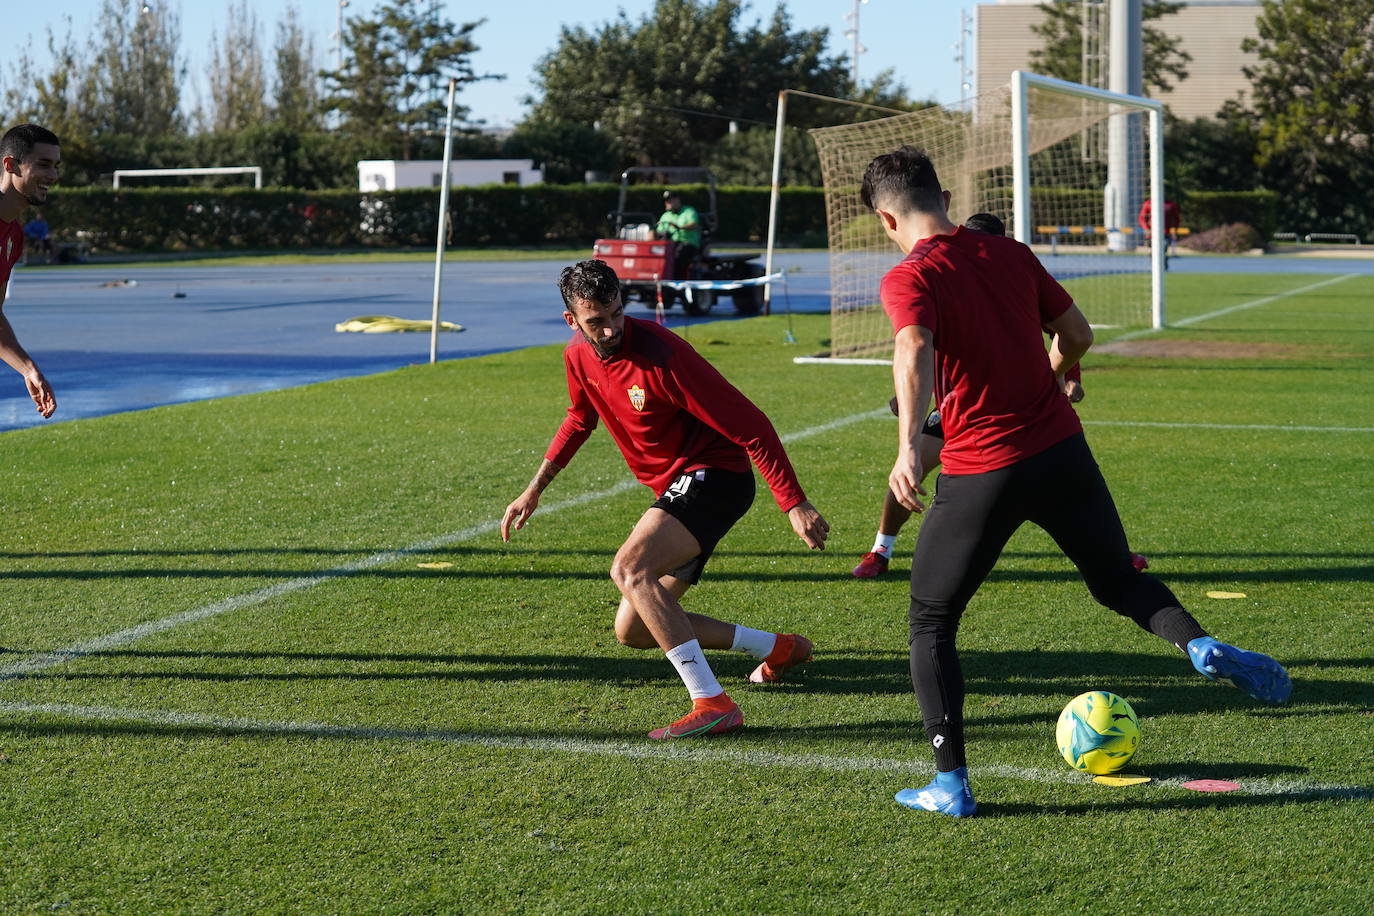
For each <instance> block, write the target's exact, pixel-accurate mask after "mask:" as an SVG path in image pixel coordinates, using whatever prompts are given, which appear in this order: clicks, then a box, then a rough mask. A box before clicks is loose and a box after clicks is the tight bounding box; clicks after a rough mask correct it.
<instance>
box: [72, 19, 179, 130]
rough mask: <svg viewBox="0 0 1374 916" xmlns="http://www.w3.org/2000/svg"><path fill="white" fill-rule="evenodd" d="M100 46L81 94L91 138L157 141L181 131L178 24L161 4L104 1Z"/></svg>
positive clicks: (97, 45) (95, 47)
mask: <svg viewBox="0 0 1374 916" xmlns="http://www.w3.org/2000/svg"><path fill="white" fill-rule="evenodd" d="M98 16H99V20H98V21H99V22H101V23H104V24H105V26H106V27H105V28H103V29H102V30H100V31H99V34H100V35H101V40H100V41H99V42H97V43H95V44H94V46H93V51H94V54H93V55H92V60H91V62H90V70H89V71H88V72H87V73H86V74H85V76H84V77H83V80H82V85H81V88H80V94H81V97H82V104H83V105H85V106H86V110H87V111H89V112H90V113H91V116H92V118H93V120H94V122H95V123H94V132H95V134H96V135H101V134H127V135H131V136H144V137H149V136H152V137H158V136H163V135H167V134H179V133H183V132H184V130H185V122H184V121H183V119H182V116H181V86H182V85H183V84H184V83H185V82H186V67H185V65H184V64H183V63H182V60H181V51H180V44H181V20H180V17H179V16H178V15H177V14H176V13H175V12H173V11H172V10H171V8H170V7H168V6H166V5H164V4H157V5H156V6H139V5H134V6H132V7H131V6H130V5H129V4H127V3H123V2H121V0H104V4H103V6H102V8H101V11H100V13H99V14H98Z"/></svg>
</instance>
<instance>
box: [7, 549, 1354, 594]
mask: <svg viewBox="0 0 1374 916" xmlns="http://www.w3.org/2000/svg"><path fill="white" fill-rule="evenodd" d="M598 555H599V556H602V557H604V558H605V565H604V568H601V567H598V568H593V569H588V568H586V567H585V566H582V567H581V568H576V569H568V568H542V569H541V568H534V569H530V568H511V567H510V566H506V567H500V566H494V567H492V568H487V569H464V568H462V567H460V566H458V565H455V566H453V567H450V568H447V569H421V568H418V567H415V566H410V567H404V568H396V567H395V566H392V567H378V568H375V569H367V570H361V571H359V570H352V569H343V568H338V569H318V568H315V569H283V568H276V569H273V568H262V567H250V568H227V569H211V568H205V567H192V568H185V567H169V566H157V567H147V568H142V569H14V570H6V571H5V572H4V573H3V578H5V579H11V580H45V579H52V580H64V579H65V580H73V581H93V580H116V581H117V580H139V579H164V578H165V579H267V580H277V579H304V578H312V577H318V578H357V579H369V578H370V579H377V580H398V579H422V578H447V579H457V580H465V581H486V580H502V579H504V580H512V579H516V578H518V579H520V580H548V581H552V580H564V581H595V580H607V579H609V568H610V562H611V557H612V554H611V553H609V552H603V553H599V554H598ZM808 555H809V554H804V553H802V552H801V551H790V552H781V551H780V552H777V553H759V554H736V556H759V557H771V558H777V559H781V560H789V561H791V560H797V561H800V562H806V561H804V560H802V558H803V557H805V556H808ZM445 556H452V554H446V553H444V552H441V551H434V552H424V553H415V554H411V555H410V556H409V557H403V558H400V559H398V560H396V561H395V562H396V563H397V564H399V563H405V562H411V561H413V562H421V561H422V560H423V561H424V562H434V561H435V559H436V558H443V557H445ZM510 559H511V560H517V559H518V560H519V561H520V562H528V559H527V558H525V557H519V558H517V557H515V556H512V557H510ZM1351 559H1355V558H1354V557H1352V558H1351ZM449 562H454V561H449ZM1065 563H1066V564H1067V561H1065ZM839 567H840V568H822V569H811V570H799V571H796V572H744V571H739V572H736V571H733V570H731V569H730V568H729V567H728V566H726V565H724V564H722V563H720V562H719V561H717V562H716V563H715V564H713V565H712V566H710V567H708V569H707V572H706V575H705V577H704V578H703V579H702V582H703V584H709V583H711V582H753V583H758V582H806V583H820V582H836V581H839V582H849V581H854V580H853V576H851V575H850V573H849V564H848V563H847V562H845V563H841V564H839ZM907 572H908V570H906V569H902V568H900V567H894V568H893V571H892V573H890V574H889V575H888V576H886V577H884V578H883V579H882V580H877V581H875V580H870V581H871V582H872V584H869V583H865V582H863V581H862V580H859V581H860V584H856V586H855V587H856V588H882V587H894V591H893V596H894V600H896V601H899V602H900V601H902V600H903V597H902V596H903V594H904V592H905V589H904V588H903V587H902V584H901V583H902V578H903V576H904V575H905V574H907ZM1158 578H1160V580H1161V581H1163V582H1164V583H1165V584H1166V585H1168V584H1177V583H1197V584H1203V585H1210V584H1215V583H1217V582H1225V583H1231V584H1241V583H1253V584H1263V583H1274V584H1279V583H1287V582H1303V583H1323V582H1361V583H1374V566H1371V565H1369V563H1368V562H1367V561H1364V560H1357V561H1356V562H1353V563H1352V564H1350V565H1348V566H1347V565H1340V566H1305V567H1300V568H1286V569H1241V568H1226V569H1204V570H1186V571H1177V572H1172V571H1171V572H1166V573H1163V574H1162V575H1160V576H1159V577H1158ZM986 581H988V582H993V583H997V582H1019V583H1035V582H1046V583H1053V582H1063V583H1081V582H1082V577H1081V576H1080V575H1079V574H1078V571H1077V570H1075V569H1074V568H1073V567H1071V566H1067V565H1066V566H1065V567H1063V568H1061V569H1034V570H1031V569H1005V568H1004V569H994V570H993V571H992V574H991V575H989V576H988V578H987V580H986Z"/></svg>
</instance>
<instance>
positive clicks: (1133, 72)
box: [1103, 0, 1143, 251]
mask: <svg viewBox="0 0 1374 916" xmlns="http://www.w3.org/2000/svg"><path fill="white" fill-rule="evenodd" d="M1140 4H1141V0H1111V3H1110V5H1109V6H1108V20H1107V30H1108V37H1109V40H1110V45H1109V49H1108V54H1107V68H1108V70H1107V88H1108V89H1110V90H1111V91H1112V92H1117V93H1120V94H1122V95H1133V96H1140V95H1142V92H1141V89H1142V86H1143V84H1142V79H1143V77H1142V54H1143V50H1142V46H1141V24H1140V23H1141V6H1140ZM1107 125H1108V126H1107V185H1108V186H1109V187H1111V188H1113V189H1115V192H1116V193H1115V197H1114V198H1110V197H1109V198H1106V203H1107V204H1108V207H1107V212H1105V213H1104V214H1103V215H1104V217H1105V221H1106V223H1107V248H1108V250H1110V251H1132V250H1134V249H1135V247H1136V245H1135V237H1134V235H1132V234H1131V233H1129V232H1122V231H1121V230H1122V229H1127V228H1129V227H1130V226H1131V225H1132V221H1133V220H1134V218H1135V214H1136V211H1137V210H1139V208H1140V204H1141V201H1140V192H1139V188H1140V181H1139V174H1140V173H1139V166H1138V165H1137V164H1136V162H1135V161H1134V159H1133V158H1132V156H1131V147H1132V143H1133V141H1134V142H1137V143H1138V142H1139V136H1140V134H1139V130H1140V118H1139V116H1138V115H1135V114H1129V113H1126V112H1117V113H1115V114H1113V115H1112V116H1111V118H1110V119H1109V120H1108V122H1107Z"/></svg>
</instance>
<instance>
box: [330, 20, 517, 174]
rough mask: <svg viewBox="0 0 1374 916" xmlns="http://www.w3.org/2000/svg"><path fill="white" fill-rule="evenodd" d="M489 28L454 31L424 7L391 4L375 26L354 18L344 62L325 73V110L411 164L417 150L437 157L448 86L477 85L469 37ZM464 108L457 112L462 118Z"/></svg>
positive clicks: (347, 127)
mask: <svg viewBox="0 0 1374 916" xmlns="http://www.w3.org/2000/svg"><path fill="white" fill-rule="evenodd" d="M485 21H486V20H478V21H476V22H468V23H465V24H463V25H456V24H454V23H453V22H450V21H448V20H446V19H444V18H442V17H441V16H440V15H439V13H438V7H437V6H435V5H433V4H430V3H429V2H428V0H391V2H390V3H388V4H386V5H385V6H382V7H380V8H378V9H377V11H376V13H375V14H374V15H373V17H372V18H363V17H356V18H352V19H349V20H348V23H347V25H346V26H345V27H344V38H343V40H344V46H345V49H346V57H347V62H346V63H345V64H344V67H343V69H342V70H335V71H326V72H325V73H324V74H323V75H324V78H325V80H326V82H327V83H328V84H329V96H328V98H327V100H326V102H325V107H326V109H327V110H329V111H337V112H339V113H340V115H341V116H342V118H343V123H342V125H341V129H342V130H343V131H344V132H345V133H348V134H352V135H368V136H370V135H373V134H380V135H381V136H382V137H383V138H384V139H386V140H388V141H390V142H391V143H392V145H393V146H395V147H398V148H399V149H400V150H401V155H402V157H403V158H406V159H409V158H411V155H412V153H414V152H416V151H417V149H419V148H424V149H425V151H426V152H429V153H430V154H435V153H436V152H437V149H438V147H440V146H441V145H442V140H441V139H439V138H440V137H441V136H442V132H443V129H444V121H445V117H446V114H447V112H446V107H447V90H448V81H449V80H450V79H456V80H457V81H458V83H459V84H460V85H462V84H466V83H471V82H475V81H477V80H482V79H495V78H499V77H493V76H479V75H478V74H476V73H475V72H474V71H473V69H472V64H471V61H470V58H471V56H472V54H473V53H474V52H475V51H476V50H477V45H476V44H475V43H474V42H473V40H472V33H473V32H474V31H475V30H476V29H477V27H478V26H480V25H481V24H482V23H483V22H485ZM466 113H467V109H466V108H461V107H456V110H455V115H456V116H459V117H461V116H464V115H466Z"/></svg>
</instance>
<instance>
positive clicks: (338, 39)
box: [334, 0, 348, 73]
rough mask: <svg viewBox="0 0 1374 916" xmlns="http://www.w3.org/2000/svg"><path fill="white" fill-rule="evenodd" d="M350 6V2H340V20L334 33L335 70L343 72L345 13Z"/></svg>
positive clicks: (342, 0)
mask: <svg viewBox="0 0 1374 916" xmlns="http://www.w3.org/2000/svg"><path fill="white" fill-rule="evenodd" d="M346 6H348V0H339V12H338V20H337V24H336V26H335V32H334V41H335V45H334V69H335V70H336V71H338V72H340V73H342V72H343V51H344V49H343V11H344V7H346Z"/></svg>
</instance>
